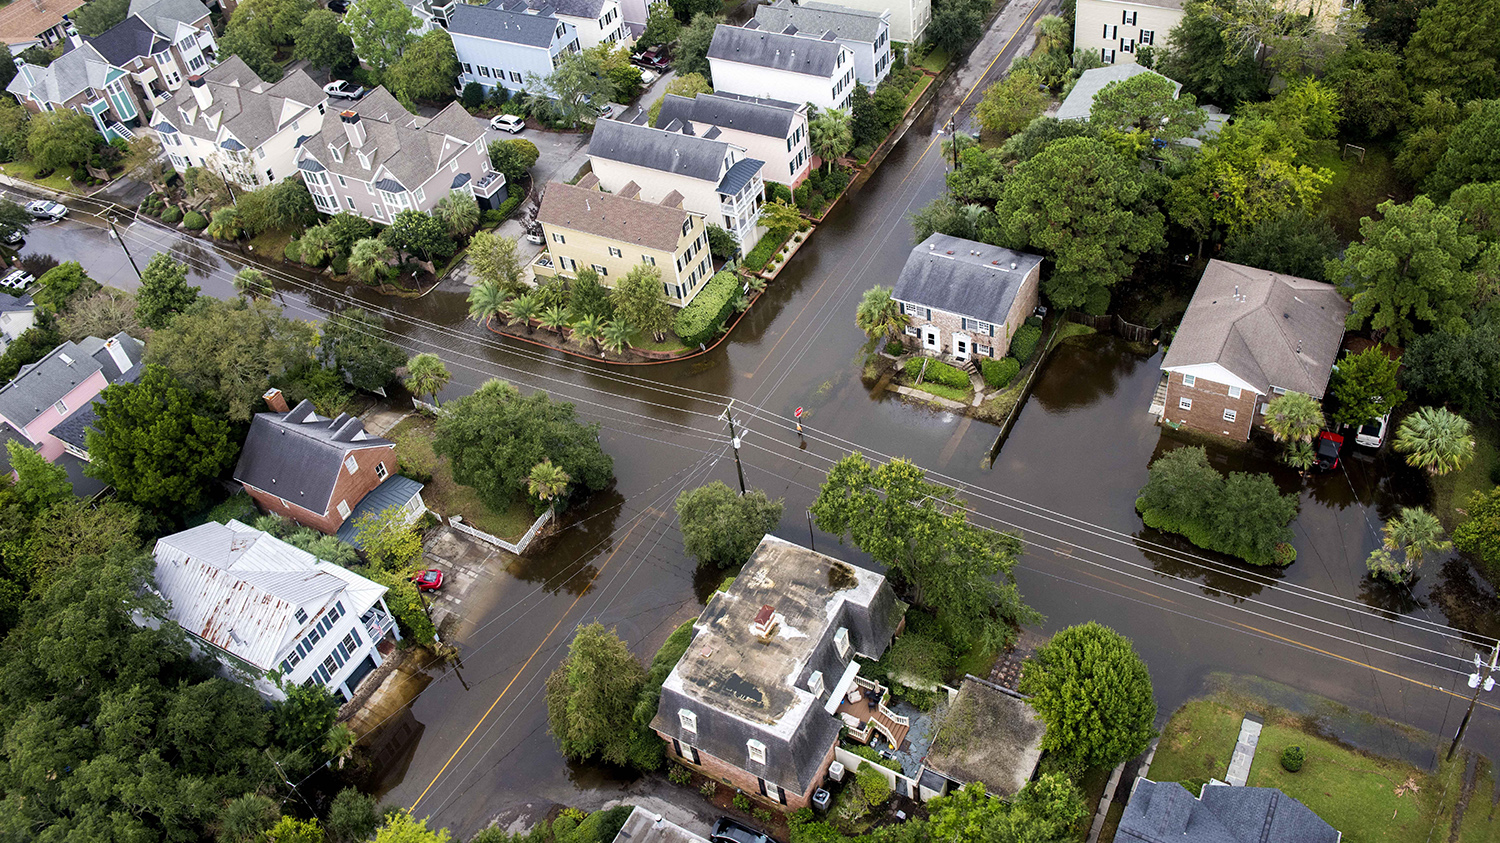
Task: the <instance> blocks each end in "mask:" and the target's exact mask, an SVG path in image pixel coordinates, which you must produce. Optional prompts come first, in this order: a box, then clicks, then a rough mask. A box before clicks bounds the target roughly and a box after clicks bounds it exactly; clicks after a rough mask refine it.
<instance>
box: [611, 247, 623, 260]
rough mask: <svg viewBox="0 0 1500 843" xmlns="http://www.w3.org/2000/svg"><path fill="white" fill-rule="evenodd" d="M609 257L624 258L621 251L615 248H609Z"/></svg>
mask: <svg viewBox="0 0 1500 843" xmlns="http://www.w3.org/2000/svg"><path fill="white" fill-rule="evenodd" d="M609 256H610V257H612V258H618V257H622V255H621V253H620V250H619V249H616V248H615V247H614V246H610V247H609Z"/></svg>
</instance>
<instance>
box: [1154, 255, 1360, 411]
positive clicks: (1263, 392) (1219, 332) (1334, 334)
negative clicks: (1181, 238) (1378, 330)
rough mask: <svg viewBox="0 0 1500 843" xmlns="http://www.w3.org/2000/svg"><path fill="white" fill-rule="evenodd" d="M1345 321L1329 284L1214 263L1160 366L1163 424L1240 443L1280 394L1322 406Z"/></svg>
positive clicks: (1345, 306) (1344, 305)
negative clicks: (1296, 394)
mask: <svg viewBox="0 0 1500 843" xmlns="http://www.w3.org/2000/svg"><path fill="white" fill-rule="evenodd" d="M1348 315H1349V303H1348V302H1346V301H1344V297H1343V296H1341V295H1339V292H1338V290H1337V289H1335V288H1334V286H1333V285H1332V284H1326V283H1324V282H1322V281H1310V280H1308V279H1306V278H1297V277H1295V276H1291V275H1281V274H1278V273H1275V272H1268V271H1266V270H1264V269H1255V268H1253V267H1248V266H1240V265H1239V264H1233V263H1226V262H1224V261H1219V260H1214V261H1209V262H1208V267H1207V268H1206V269H1204V271H1203V278H1202V280H1200V281H1199V282H1198V289H1197V290H1196V291H1194V293H1193V300H1192V302H1190V303H1189V304H1188V309H1187V313H1185V314H1184V315H1183V317H1182V325H1181V326H1180V327H1178V329H1177V334H1176V336H1175V337H1174V338H1173V339H1172V345H1171V347H1170V348H1169V349H1168V350H1167V356H1166V357H1165V359H1163V360H1162V372H1163V376H1164V377H1165V378H1166V384H1167V388H1166V397H1165V400H1164V402H1163V406H1162V408H1161V412H1162V421H1163V422H1166V423H1170V424H1173V425H1186V426H1187V427H1191V428H1193V429H1194V430H1201V431H1203V432H1205V433H1212V434H1215V435H1218V436H1225V437H1228V438H1231V439H1235V440H1237V441H1244V440H1246V439H1249V438H1250V431H1251V429H1252V428H1254V427H1260V426H1262V425H1263V423H1264V420H1265V406H1266V402H1267V401H1270V400H1271V399H1272V398H1275V397H1276V396H1277V395H1281V394H1283V393H1286V392H1288V391H1291V392H1301V393H1303V394H1305V395H1310V396H1312V397H1313V398H1317V399H1320V400H1321V399H1322V397H1323V393H1324V392H1325V391H1326V390H1327V388H1328V378H1329V376H1330V375H1331V374H1332V372H1333V363H1334V360H1335V359H1336V358H1337V356H1338V352H1339V347H1340V345H1341V344H1342V343H1343V340H1344V317H1346V316H1348Z"/></svg>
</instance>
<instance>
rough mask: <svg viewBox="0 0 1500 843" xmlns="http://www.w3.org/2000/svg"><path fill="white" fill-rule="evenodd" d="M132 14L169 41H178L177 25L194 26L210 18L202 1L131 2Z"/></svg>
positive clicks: (152, 0)
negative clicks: (139, 17)
mask: <svg viewBox="0 0 1500 843" xmlns="http://www.w3.org/2000/svg"><path fill="white" fill-rule="evenodd" d="M130 14H131V15H140V16H141V19H142V20H144V21H145V22H146V23H147V24H149V25H150V26H151V28H152V29H154V30H156V31H157V32H159V33H161V34H162V35H164V36H166V38H167V40H169V41H172V40H176V36H177V24H179V23H183V24H187V25H188V26H193V25H195V24H197V23H198V21H200V20H203V19H204V18H206V17H208V16H209V12H208V7H207V6H205V5H204V4H203V3H202V2H201V0H130Z"/></svg>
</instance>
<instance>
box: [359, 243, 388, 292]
mask: <svg viewBox="0 0 1500 843" xmlns="http://www.w3.org/2000/svg"><path fill="white" fill-rule="evenodd" d="M392 254H393V253H392V252H391V247H390V246H387V245H386V243H385V241H384V240H381V239H379V238H376V237H366V238H365V239H363V240H361V241H359V242H358V243H355V244H354V248H353V249H351V250H350V251H349V271H350V272H352V273H354V277H356V278H358V279H359V280H361V281H363V282H365V283H366V284H373V283H375V281H376V279H377V278H378V277H379V274H380V272H381V271H382V270H384V269H385V267H386V265H387V264H389V263H390V262H391V257H392Z"/></svg>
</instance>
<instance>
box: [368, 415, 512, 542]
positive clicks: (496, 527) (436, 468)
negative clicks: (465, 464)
mask: <svg viewBox="0 0 1500 843" xmlns="http://www.w3.org/2000/svg"><path fill="white" fill-rule="evenodd" d="M434 427H435V425H434V424H433V421H432V419H430V418H428V417H426V416H412V417H411V418H409V419H406V420H405V421H403V422H401V423H400V424H398V425H396V427H395V428H394V429H392V430H391V431H390V433H388V434H386V435H387V437H388V438H390V439H394V440H396V454H397V456H398V457H401V458H402V460H403V465H405V464H406V461H407V460H412V461H414V462H420V463H422V464H424V465H430V466H431V467H432V468H431V470H432V479H431V480H430V481H428V482H427V486H426V488H424V489H423V490H422V499H423V500H424V501H425V502H426V503H427V506H428V507H429V508H431V509H433V510H434V511H436V512H440V513H442V514H443V515H462V516H463V519H464V521H465V522H466V523H468V524H470V525H472V526H474V527H476V528H478V529H480V530H483V531H485V532H486V533H489V534H490V535H492V536H497V537H499V538H502V539H515V538H519V537H520V536H522V535H523V534H524V533H525V532H526V530H527V529H528V528H530V527H531V522H532V521H534V520H536V516H535V515H534V514H533V513H532V511H531V505H530V504H529V503H527V502H526V501H525V500H523V499H519V498H518V499H517V500H515V501H513V502H512V503H511V505H510V508H509V509H507V510H505V511H504V512H496V511H494V510H493V509H490V507H489V506H488V505H487V504H485V503H484V501H481V500H480V499H479V493H478V492H476V491H474V489H472V488H470V487H469V486H464V485H462V484H460V483H458V482H457V481H455V480H454V479H453V470H452V467H451V465H450V464H449V461H448V458H447V457H442V456H438V455H437V454H435V453H433V450H432V435H433V431H434Z"/></svg>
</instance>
